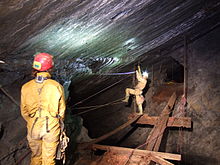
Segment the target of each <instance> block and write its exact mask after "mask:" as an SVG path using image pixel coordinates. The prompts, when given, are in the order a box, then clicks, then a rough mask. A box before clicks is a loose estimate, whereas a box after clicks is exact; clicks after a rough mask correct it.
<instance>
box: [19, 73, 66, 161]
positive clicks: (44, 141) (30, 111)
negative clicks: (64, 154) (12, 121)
mask: <svg viewBox="0 0 220 165" xmlns="http://www.w3.org/2000/svg"><path fill="white" fill-rule="evenodd" d="M37 76H42V77H43V78H45V80H44V81H43V82H42V83H39V82H36V80H35V79H34V80H31V81H29V82H27V83H26V84H24V85H23V86H22V89H21V114H22V116H23V118H24V119H25V120H26V122H27V129H28V135H27V139H28V142H29V146H30V148H31V150H32V156H31V165H55V156H56V150H57V146H58V144H59V136H60V124H59V118H58V115H59V116H60V117H61V119H63V118H64V113H65V109H66V106H65V98H64V90H63V87H62V86H61V85H60V84H59V83H58V82H56V81H54V80H52V79H50V77H51V76H50V74H49V73H48V72H40V73H37Z"/></svg>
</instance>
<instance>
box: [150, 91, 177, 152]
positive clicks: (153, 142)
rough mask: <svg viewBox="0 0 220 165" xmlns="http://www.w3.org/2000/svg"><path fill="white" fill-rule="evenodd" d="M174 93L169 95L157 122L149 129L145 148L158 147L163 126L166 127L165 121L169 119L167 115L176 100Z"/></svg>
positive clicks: (154, 149)
mask: <svg viewBox="0 0 220 165" xmlns="http://www.w3.org/2000/svg"><path fill="white" fill-rule="evenodd" d="M176 98H177V96H176V93H173V94H172V96H171V97H170V99H169V101H168V103H167V105H166V107H165V108H164V109H163V111H162V112H161V114H160V116H159V119H158V121H157V123H156V124H155V125H154V128H153V129H152V130H151V132H150V135H149V136H148V138H147V141H146V144H147V145H146V149H147V150H151V151H158V150H159V147H160V143H161V140H162V137H163V133H164V131H165V128H166V127H167V122H168V119H169V115H170V113H171V110H172V108H173V106H174V103H175V101H176Z"/></svg>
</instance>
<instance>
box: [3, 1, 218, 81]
mask: <svg viewBox="0 0 220 165" xmlns="http://www.w3.org/2000/svg"><path fill="white" fill-rule="evenodd" d="M219 5H220V2H219V1H218V0H212V1H204V0H193V1H191V0H178V1H176V0H171V1H170V0H166V1H159V0H123V1H121V0H113V1H107V0H98V1H97V0H83V1H82V0H76V1H72V0H67V1H58V0H53V1H45V0H39V1H33V0H26V1H20V0H16V1H15V0H13V1H12V0H11V1H10V0H8V1H2V2H0V22H1V26H0V36H1V40H0V54H1V55H0V60H4V61H5V62H6V63H7V64H9V65H13V67H12V68H10V69H9V68H8V67H7V66H6V64H5V65H1V67H2V68H3V69H5V70H14V69H16V70H18V71H19V70H26V68H27V67H28V66H30V64H31V60H32V58H33V55H34V54H35V53H36V52H48V53H51V54H53V55H54V56H56V64H57V65H59V67H57V69H58V70H60V72H62V71H61V70H64V69H65V71H66V72H68V71H69V74H68V78H67V77H65V76H64V77H65V79H69V78H70V77H71V76H73V75H74V73H90V74H91V73H93V74H94V73H97V72H99V73H103V72H106V71H107V72H111V71H112V69H115V68H121V67H122V66H125V65H127V64H129V63H131V62H133V61H135V60H137V59H138V57H140V56H141V55H143V54H144V53H146V52H149V51H151V50H153V49H155V48H157V47H159V46H161V45H163V44H164V43H166V42H168V41H181V44H183V42H182V40H183V37H182V36H183V35H184V34H185V35H187V34H188V33H189V32H190V30H191V29H197V30H194V31H193V30H191V31H192V34H190V35H189V34H188V36H189V38H190V39H193V38H195V37H198V36H199V35H200V34H202V33H205V32H206V31H209V30H210V29H212V28H214V27H216V26H218V25H219V21H218V20H219V10H218V9H219ZM177 38H179V39H177ZM173 43H175V42H173ZM175 45H178V44H177V43H175ZM146 56H147V55H146V54H144V57H143V56H142V57H143V58H146ZM142 57H141V58H142ZM18 60H19V62H18ZM63 75H65V74H63Z"/></svg>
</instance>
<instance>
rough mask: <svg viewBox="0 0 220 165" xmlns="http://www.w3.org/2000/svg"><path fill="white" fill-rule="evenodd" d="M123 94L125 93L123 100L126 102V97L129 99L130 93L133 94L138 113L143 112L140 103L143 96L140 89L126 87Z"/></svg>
mask: <svg viewBox="0 0 220 165" xmlns="http://www.w3.org/2000/svg"><path fill="white" fill-rule="evenodd" d="M125 94H126V95H125V100H124V101H126V102H128V99H129V96H130V95H135V99H136V104H137V105H138V110H139V114H143V107H142V104H143V102H144V97H143V95H142V91H141V90H140V89H131V88H126V90H125Z"/></svg>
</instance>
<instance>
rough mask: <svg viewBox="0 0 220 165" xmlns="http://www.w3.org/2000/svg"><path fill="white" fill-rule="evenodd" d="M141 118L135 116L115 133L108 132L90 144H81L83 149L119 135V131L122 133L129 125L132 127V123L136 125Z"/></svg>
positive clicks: (114, 131)
mask: <svg viewBox="0 0 220 165" xmlns="http://www.w3.org/2000/svg"><path fill="white" fill-rule="evenodd" d="M140 117H141V115H137V116H135V117H134V118H132V119H130V120H129V121H128V122H126V123H124V124H123V125H121V126H120V127H118V128H116V129H114V130H113V131H111V132H108V133H107V134H105V135H102V136H100V137H98V138H96V139H95V140H93V141H91V142H88V143H83V144H80V145H81V148H84V147H87V146H89V145H91V144H94V143H98V142H100V141H102V140H104V139H107V138H108V137H110V136H112V135H114V134H116V133H118V132H119V131H121V130H122V129H124V128H126V127H128V126H129V125H131V124H132V123H134V122H135V121H137V120H138V119H139V118H140Z"/></svg>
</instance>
